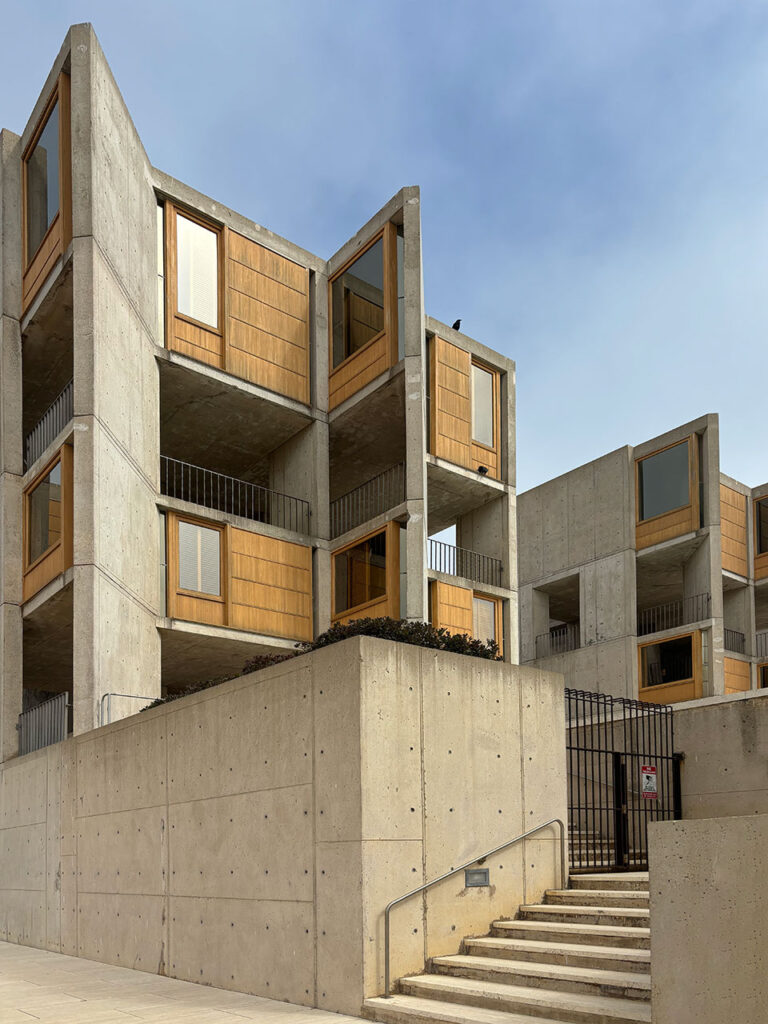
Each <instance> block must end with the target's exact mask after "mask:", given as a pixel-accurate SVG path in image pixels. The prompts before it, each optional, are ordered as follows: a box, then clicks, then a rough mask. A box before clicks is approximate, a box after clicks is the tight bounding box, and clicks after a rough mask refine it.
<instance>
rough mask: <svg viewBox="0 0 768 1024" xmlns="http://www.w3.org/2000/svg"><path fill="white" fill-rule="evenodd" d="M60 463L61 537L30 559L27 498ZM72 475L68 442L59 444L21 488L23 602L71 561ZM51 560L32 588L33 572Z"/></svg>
mask: <svg viewBox="0 0 768 1024" xmlns="http://www.w3.org/2000/svg"><path fill="white" fill-rule="evenodd" d="M59 463H60V464H61V536H60V537H59V539H58V540H57V541H54V543H53V544H50V545H49V546H48V547H47V548H46V549H45V551H43V552H42V553H41V554H40V555H38V556H37V558H36V559H35V560H34V561H30V559H29V540H30V529H29V512H30V509H29V499H30V496H31V494H32V492H33V491H34V490H35V489H36V488H37V487H38V486H39V485H40V484H41V483H42V482H43V480H44V479H45V478H46V476H48V474H49V473H50V472H51V470H53V469H54V468H55V467H56V465H57V464H59ZM73 477H74V465H73V451H72V446H71V445H69V444H65V445H62V447H61V448H60V449H59V450H58V451H57V452H56V454H55V455H53V456H52V457H51V458H50V459H49V460H48V462H47V463H46V464H45V466H44V467H43V468H42V469H41V470H40V472H39V473H37V474H36V476H35V478H34V480H32V481H30V483H28V484H27V486H26V487H25V488H24V492H23V495H22V502H23V508H22V526H21V546H22V548H21V549H22V590H23V593H22V600H23V601H27V600H29V598H30V597H33V596H34V594H36V593H37V592H38V591H39V590H41V589H42V587H44V586H46V585H47V584H48V583H50V582H51V580H53V579H55V578H56V577H57V576H59V575H61V573H62V572H64V570H65V569H68V568H69V567H70V566H71V565H72V564H73V529H72V527H73V502H72V495H73ZM49 560H50V561H51V563H52V569H51V574H50V579H45V581H44V582H42V583H39V584H37V585H35V588H34V589H31V587H30V584H29V582H28V581H29V580H30V578H31V577H32V574H33V573H36V570H38V569H39V568H40V567H41V566H42V565H43V564H44V563H45V562H47V561H49Z"/></svg>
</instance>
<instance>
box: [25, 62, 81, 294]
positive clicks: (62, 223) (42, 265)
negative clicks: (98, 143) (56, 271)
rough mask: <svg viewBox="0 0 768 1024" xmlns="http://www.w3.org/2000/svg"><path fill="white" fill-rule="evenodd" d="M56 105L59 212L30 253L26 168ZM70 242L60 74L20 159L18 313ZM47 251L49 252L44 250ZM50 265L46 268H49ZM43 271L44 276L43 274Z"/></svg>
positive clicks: (68, 133) (65, 80) (67, 136)
mask: <svg viewBox="0 0 768 1024" xmlns="http://www.w3.org/2000/svg"><path fill="white" fill-rule="evenodd" d="M56 103H58V104H59V153H58V163H59V208H58V210H57V212H56V216H55V217H54V218H53V220H52V221H51V223H50V224H49V225H48V229H47V231H46V232H45V234H44V235H43V237H42V239H41V240H40V243H39V245H38V246H37V248H36V249H35V251H34V252H32V253H31V252H29V239H28V234H27V221H28V218H27V167H28V164H29V158H30V156H31V155H32V153H33V152H34V150H35V147H36V145H37V143H38V142H39V141H40V136H41V135H42V133H43V130H44V129H45V126H46V124H47V123H48V119H49V117H50V115H51V112H52V111H53V108H54V106H55V105H56ZM71 241H72V123H71V98H70V79H69V75H68V74H67V73H66V72H65V71H62V72H61V73H60V74H59V77H58V79H57V81H56V84H55V86H54V87H53V89H52V91H51V94H50V96H49V97H48V100H47V102H46V104H45V107H44V108H43V112H42V114H41V115H40V117H39V118H38V121H37V124H36V125H35V130H34V131H33V133H32V137H31V138H30V140H29V142H28V143H27V145H26V147H25V149H24V152H23V153H22V155H21V264H22V310H23V311H26V310H27V309H28V308H29V306H30V305H31V303H32V300H33V299H34V297H35V295H37V293H38V291H39V290H40V288H41V287H42V285H43V284H44V282H45V280H46V279H47V277H48V274H49V273H50V270H51V269H52V267H53V265H54V264H55V262H56V260H57V259H58V258H59V257H60V256H62V255H63V254H64V251H65V250H66V248H67V246H68V245H69V243H70V242H71ZM49 248H50V252H47V251H46V250H47V249H49ZM49 264H50V266H49ZM46 268H47V272H46V273H45V274H43V271H44V270H45V269H46Z"/></svg>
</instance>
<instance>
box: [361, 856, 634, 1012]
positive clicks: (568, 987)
mask: <svg viewBox="0 0 768 1024" xmlns="http://www.w3.org/2000/svg"><path fill="white" fill-rule="evenodd" d="M650 941H651V933H650V927H649V911H648V874H647V873H645V872H643V873H640V872H637V873H632V874H611V875H602V874H601V875H597V874H595V875H575V876H572V877H571V888H570V889H550V890H548V891H547V892H546V893H545V896H544V902H543V903H541V904H537V905H532V906H522V907H520V909H519V911H518V914H517V918H516V919H515V920H514V921H494V922H493V924H492V926H491V933H490V935H489V936H487V937H486V938H477V939H465V940H464V942H463V943H462V951H461V953H460V954H458V955H457V956H438V957H434V958H433V959H432V960H430V961H429V964H428V967H427V973H426V974H420V975H414V976H411V977H407V978H401V979H400V982H399V984H398V986H397V987H398V990H399V991H398V993H397V994H396V995H394V996H393V997H392V998H391V999H383V998H381V997H379V998H376V999H368V1000H366V1003H365V1006H364V1012H365V1014H366V1016H368V1017H372V1018H373V1019H374V1020H378V1021H384V1022H386V1024H417V1022H429V1024H465V1022H466V1024H555V1022H558V1024H562V1022H563V1021H569V1022H574V1024H648V1022H650V1020H651V1002H650V1000H651V973H650V972H651V953H650Z"/></svg>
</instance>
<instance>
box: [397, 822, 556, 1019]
mask: <svg viewBox="0 0 768 1024" xmlns="http://www.w3.org/2000/svg"><path fill="white" fill-rule="evenodd" d="M550 825H557V826H558V828H559V829H560V888H561V889H565V888H567V886H568V860H567V857H566V855H565V825H564V824H563V821H562V819H561V818H550V819H549V821H545V822H543V823H542V824H541V825H537V826H536V827H535V828H531V829H529V830H528V831H527V832H523V833H522V835H519V836H515V838H514V839H510V840H508V841H507V842H506V843H502V844H501V846H496V847H494V849H493V850H489V851H488V853H481V854H480V856H479V857H473V858H472V860H468V861H467V862H466V864H462V865H461V866H460V867H458V868H451V870H450V871H446V872H445V873H444V874H442V875H440V876H439V877H438V878H433V879H432V880H431V881H429V882H425V883H424V885H420V886H419V887H418V888H417V889H411V891H410V892H406V893H404V894H403V895H402V896H398V897H397V899H395V900H392V901H391V902H389V903H388V904H387V905H386V907H385V908H384V998H385V999H391V998H392V995H391V993H390V991H389V989H390V979H389V915H390V911H391V910H392V908H393V907H396V906H397V905H398V904H399V903H404V902H405V901H406V900H409V899H410V898H411V896H418V895H419V893H422V892H426V891H427V889H431V888H432V886H433V885H437V884H438V882H442V881H444V880H445V879H446V878H450V877H451V875H458V874H459V873H460V872H461V871H466V869H467V868H471V867H472V865H473V864H482V863H483V862H484V861H486V860H488V858H489V857H493V856H495V855H496V854H497V853H501V851H502V850H506V849H507V848H508V847H510V846H514V845H515V844H516V843H520V842H522V841H523V840H524V839H528V838H529V837H530V836H532V835H535V834H536V833H537V832H541V831H543V829H545V828H549V826H550Z"/></svg>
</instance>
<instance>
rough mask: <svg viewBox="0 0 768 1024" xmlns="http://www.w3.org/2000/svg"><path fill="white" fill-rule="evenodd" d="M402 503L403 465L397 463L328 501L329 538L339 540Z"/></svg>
mask: <svg viewBox="0 0 768 1024" xmlns="http://www.w3.org/2000/svg"><path fill="white" fill-rule="evenodd" d="M403 501H405V463H404V462H398V463H397V465H395V466H390V467H389V469H385V470H384V472H383V473H379V474H377V475H376V476H374V477H371V479H370V480H366V481H365V483H362V484H360V486H359V487H354V488H353V489H352V490H351V491H347V493H346V494H342V495H341V496H340V497H338V498H336V499H335V500H334V501H332V502H331V537H340V536H341V535H342V534H343V533H346V532H347V531H348V530H353V529H354V528H355V527H356V526H360V525H361V524H362V523H365V522H367V521H368V520H369V519H374V518H375V517H376V516H378V515H382V514H383V513H384V512H387V511H388V510H389V509H391V508H395V506H396V505H400V504H401V503H402V502H403Z"/></svg>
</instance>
